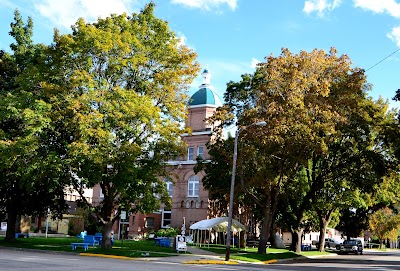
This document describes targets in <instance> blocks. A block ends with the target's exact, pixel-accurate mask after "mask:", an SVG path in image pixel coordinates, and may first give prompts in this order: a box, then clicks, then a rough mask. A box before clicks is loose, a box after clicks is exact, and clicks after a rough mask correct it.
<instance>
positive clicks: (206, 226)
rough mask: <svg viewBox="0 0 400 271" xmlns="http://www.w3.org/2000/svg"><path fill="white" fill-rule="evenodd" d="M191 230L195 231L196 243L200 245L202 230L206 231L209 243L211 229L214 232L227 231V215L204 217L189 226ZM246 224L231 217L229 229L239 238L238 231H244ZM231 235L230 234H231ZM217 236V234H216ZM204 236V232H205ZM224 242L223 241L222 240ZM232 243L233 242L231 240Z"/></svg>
mask: <svg viewBox="0 0 400 271" xmlns="http://www.w3.org/2000/svg"><path fill="white" fill-rule="evenodd" d="M189 228H190V229H191V230H193V231H195V233H197V237H196V241H197V242H196V243H197V244H198V245H200V246H201V241H200V240H201V239H202V233H203V231H206V232H207V231H208V233H209V234H208V244H210V238H211V231H215V232H217V233H218V232H227V231H228V218H227V217H216V218H212V219H205V220H201V221H199V222H197V223H194V224H193V225H191V226H190V227H189ZM245 230H246V226H244V225H243V224H241V223H240V222H239V221H237V220H235V219H232V227H231V231H232V232H233V235H234V234H235V232H238V233H239V240H240V232H241V231H245ZM233 235H232V236H233ZM217 236H218V235H217ZM205 237H206V234H205ZM224 243H225V242H224ZM232 244H234V242H232Z"/></svg>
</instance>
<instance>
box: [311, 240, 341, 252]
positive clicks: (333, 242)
mask: <svg viewBox="0 0 400 271" xmlns="http://www.w3.org/2000/svg"><path fill="white" fill-rule="evenodd" d="M312 244H313V245H314V246H315V247H317V248H319V240H316V241H312ZM340 244H341V243H340V242H339V241H337V240H335V239H333V238H325V247H327V248H336V249H340Z"/></svg>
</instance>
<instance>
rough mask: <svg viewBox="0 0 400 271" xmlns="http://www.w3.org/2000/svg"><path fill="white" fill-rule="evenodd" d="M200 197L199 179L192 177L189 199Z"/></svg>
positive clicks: (189, 181) (189, 184) (189, 185)
mask: <svg viewBox="0 0 400 271" xmlns="http://www.w3.org/2000/svg"><path fill="white" fill-rule="evenodd" d="M198 196H199V177H197V176H195V175H194V176H191V177H190V178H189V180H188V197H198Z"/></svg>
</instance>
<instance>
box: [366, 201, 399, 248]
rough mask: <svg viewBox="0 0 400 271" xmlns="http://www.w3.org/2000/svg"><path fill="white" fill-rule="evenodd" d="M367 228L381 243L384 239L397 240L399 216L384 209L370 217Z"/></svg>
mask: <svg viewBox="0 0 400 271" xmlns="http://www.w3.org/2000/svg"><path fill="white" fill-rule="evenodd" d="M369 226H370V229H371V231H372V233H374V234H376V236H377V237H378V239H379V241H380V242H381V243H382V241H384V240H385V239H389V240H391V241H395V240H397V237H398V228H399V226H400V215H399V214H397V213H394V212H393V211H392V210H391V209H389V208H387V207H385V208H382V209H379V210H378V211H376V212H375V213H373V214H372V215H370V219H369Z"/></svg>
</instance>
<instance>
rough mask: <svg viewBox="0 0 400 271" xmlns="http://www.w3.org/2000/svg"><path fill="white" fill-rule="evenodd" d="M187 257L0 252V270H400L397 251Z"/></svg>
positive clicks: (1, 250) (3, 250) (0, 250)
mask: <svg viewBox="0 0 400 271" xmlns="http://www.w3.org/2000/svg"><path fill="white" fill-rule="evenodd" d="M185 257H186V256H183V255H182V256H179V257H169V258H159V259H152V260H151V261H149V260H119V259H108V258H98V257H83V256H78V255H76V254H49V253H43V252H31V251H18V250H9V249H0V271H6V270H7V271H26V270H30V271H55V270H57V271H80V270H82V271H83V270H85V271H88V270H89V271H92V270H99V271H103V270H112V271H128V270H138V271H170V270H171V271H172V270H174V271H180V270H185V271H187V270H188V269H190V271H205V270H247V271H258V270H286V271H314V270H315V271H316V270H322V271H330V270H349V271H350V270H351V271H360V270H363V271H371V270H380V271H382V270H400V252H387V253H386V252H385V253H384V252H366V253H365V254H364V255H357V256H356V255H338V256H331V257H325V258H319V259H303V260H300V261H286V262H282V263H277V264H270V265H254V264H244V265H243V264H241V265H197V264H196V265H187V264H182V262H183V261H184V260H185Z"/></svg>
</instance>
